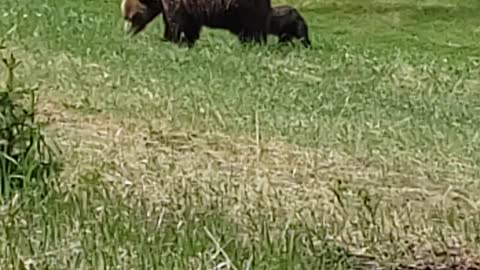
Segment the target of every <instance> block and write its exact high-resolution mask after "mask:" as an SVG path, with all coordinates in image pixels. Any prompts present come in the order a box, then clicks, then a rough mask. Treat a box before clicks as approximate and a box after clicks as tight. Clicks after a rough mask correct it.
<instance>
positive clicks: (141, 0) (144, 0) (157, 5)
mask: <svg viewBox="0 0 480 270" xmlns="http://www.w3.org/2000/svg"><path fill="white" fill-rule="evenodd" d="M120 8H121V10H122V16H123V19H124V20H125V30H126V31H127V33H129V34H132V35H136V34H138V33H140V32H141V31H142V30H143V29H145V27H146V26H147V25H148V24H149V23H150V22H151V21H152V20H153V19H155V18H156V17H157V16H158V15H160V14H161V13H162V10H163V8H162V3H161V1H155V0H122V3H121V5H120Z"/></svg>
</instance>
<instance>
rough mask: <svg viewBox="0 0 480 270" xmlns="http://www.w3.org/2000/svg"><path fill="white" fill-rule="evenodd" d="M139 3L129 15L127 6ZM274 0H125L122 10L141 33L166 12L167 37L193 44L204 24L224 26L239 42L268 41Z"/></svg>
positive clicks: (132, 30)
mask: <svg viewBox="0 0 480 270" xmlns="http://www.w3.org/2000/svg"><path fill="white" fill-rule="evenodd" d="M132 3H140V6H141V7H143V8H141V9H140V8H136V9H135V12H130V13H131V14H130V15H129V16H126V13H127V12H126V9H125V6H128V5H129V4H130V5H132ZM270 11H271V0H123V2H122V13H123V14H124V18H125V19H126V20H127V21H130V22H131V23H132V26H131V28H130V32H133V34H137V33H139V32H141V31H142V30H143V29H144V28H145V27H146V25H147V24H148V23H150V22H151V21H152V20H153V19H154V18H155V17H156V16H158V15H159V14H161V13H163V21H164V24H165V33H164V37H165V38H166V39H167V40H170V41H173V42H182V41H186V42H187V43H188V44H189V45H190V46H193V44H194V43H195V42H196V41H197V40H198V38H199V37H200V31H201V29H202V27H203V26H207V27H210V28H217V29H225V30H228V31H230V32H231V33H233V34H235V35H236V36H237V37H238V38H239V39H240V41H242V42H247V41H254V42H259V43H261V42H266V40H267V35H268V27H269V19H270ZM182 34H184V37H182Z"/></svg>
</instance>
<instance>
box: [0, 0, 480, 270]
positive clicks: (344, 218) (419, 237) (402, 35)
mask: <svg viewBox="0 0 480 270" xmlns="http://www.w3.org/2000/svg"><path fill="white" fill-rule="evenodd" d="M276 3H280V2H279V1H277V2H276ZM291 4H292V5H294V6H295V7H297V8H298V9H299V10H300V11H301V12H302V14H303V15H304V16H305V18H306V20H307V22H308V24H309V28H310V36H311V40H312V43H313V48H312V49H310V50H308V49H304V48H303V47H301V46H278V45H277V44H276V42H275V38H273V37H272V38H271V41H270V42H269V44H268V45H266V46H258V45H251V46H242V45H240V44H239V43H238V41H237V39H236V38H235V37H233V36H232V35H230V34H229V33H227V32H225V31H220V30H212V29H204V31H203V32H202V35H201V39H200V40H199V42H198V43H197V44H196V46H195V47H194V48H192V49H190V50H189V49H187V48H182V47H178V46H176V45H174V44H170V43H166V42H162V41H161V37H162V33H163V24H162V21H161V20H160V19H158V20H156V21H155V22H154V23H153V24H152V25H150V26H149V27H148V28H147V30H146V31H145V32H143V33H142V34H141V35H139V36H138V37H137V38H134V39H131V38H128V37H127V36H126V35H125V34H124V33H123V32H122V25H123V21H122V20H121V17H120V10H119V5H120V1H116V0H115V1H114V0H106V1H93V0H84V1H69V0H44V1H31V0H16V1H13V0H3V1H0V18H1V19H0V36H1V37H3V38H4V39H5V41H6V45H8V48H9V50H10V51H12V52H14V53H15V55H16V56H17V58H19V59H21V60H22V62H23V63H22V65H21V66H20V67H19V69H18V76H19V80H18V82H19V83H25V84H37V83H38V84H39V86H40V99H39V105H38V107H37V109H38V113H39V117H41V118H42V119H43V120H48V122H49V125H48V135H49V137H51V138H55V139H56V140H57V141H58V142H59V145H60V146H61V149H62V152H63V161H64V162H65V165H64V170H63V173H62V175H61V176H60V182H61V184H62V185H61V187H60V188H59V190H58V191H57V192H55V193H54V194H52V195H50V196H49V197H48V198H44V199H43V200H41V201H38V200H33V199H32V200H31V201H27V202H24V203H18V202H16V201H15V200H14V201H13V202H10V203H9V204H8V205H6V206H3V207H2V208H1V209H0V268H1V269H9V268H15V267H20V266H21V265H27V264H29V265H31V266H32V267H35V268H31V269H47V268H49V269H352V268H357V269H358V268H360V269H375V268H374V267H376V265H381V266H385V267H387V266H389V265H395V264H398V263H403V264H414V263H418V262H426V261H428V262H430V261H431V262H432V263H434V262H435V263H439V264H442V263H444V264H446V263H449V262H450V261H452V260H459V258H457V257H453V256H452V255H451V254H452V253H455V254H458V255H459V257H461V258H462V259H465V260H467V259H468V260H474V259H475V256H474V254H476V253H477V254H480V245H479V244H480V212H479V211H478V210H479V209H478V208H479V207H480V197H479V194H480V182H479V177H480V137H479V131H480V130H479V128H480V45H479V41H480V21H479V20H478V18H479V14H480V2H479V1H478V0H463V1H454V0H422V1H419V0H341V1H339V0H337V1H333V0H332V1H330V0H300V1H296V2H294V1H291ZM0 75H2V77H3V75H4V74H0ZM214 267H220V268H214ZM222 267H223V268H222ZM17 269H22V268H17ZM23 269H25V268H23Z"/></svg>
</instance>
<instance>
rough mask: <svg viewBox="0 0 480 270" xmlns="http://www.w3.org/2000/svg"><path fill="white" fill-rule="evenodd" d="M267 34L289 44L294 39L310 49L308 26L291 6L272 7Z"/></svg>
mask: <svg viewBox="0 0 480 270" xmlns="http://www.w3.org/2000/svg"><path fill="white" fill-rule="evenodd" d="M268 32H269V34H272V35H276V36H278V41H279V42H281V43H283V42H291V41H292V40H293V39H294V38H297V39H299V40H301V42H302V44H303V45H304V46H305V47H310V46H311V42H310V38H309V37H308V26H307V23H306V22H305V20H304V19H303V17H302V15H300V13H299V12H298V10H296V9H295V8H294V7H292V6H288V5H281V6H274V7H272V11H271V13H270V28H269V31H268Z"/></svg>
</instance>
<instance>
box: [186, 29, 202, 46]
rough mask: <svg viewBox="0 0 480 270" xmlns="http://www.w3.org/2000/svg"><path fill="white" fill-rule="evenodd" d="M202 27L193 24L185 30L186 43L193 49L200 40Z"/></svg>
mask: <svg viewBox="0 0 480 270" xmlns="http://www.w3.org/2000/svg"><path fill="white" fill-rule="evenodd" d="M201 28H202V27H201V25H199V24H195V23H191V24H189V25H188V26H187V27H186V29H185V41H186V43H187V45H188V47H190V48H191V47H193V45H195V42H196V41H197V40H198V39H199V38H200V31H201Z"/></svg>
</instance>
